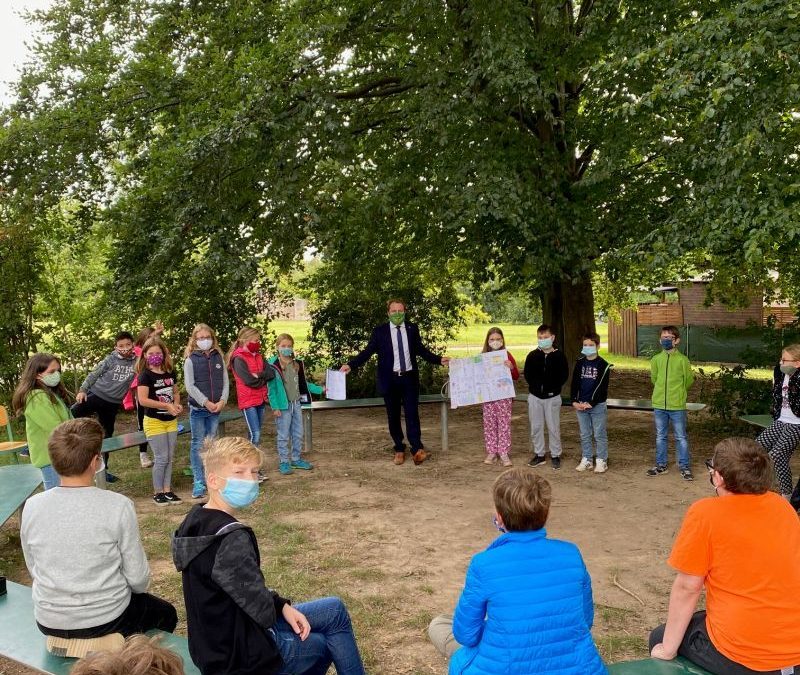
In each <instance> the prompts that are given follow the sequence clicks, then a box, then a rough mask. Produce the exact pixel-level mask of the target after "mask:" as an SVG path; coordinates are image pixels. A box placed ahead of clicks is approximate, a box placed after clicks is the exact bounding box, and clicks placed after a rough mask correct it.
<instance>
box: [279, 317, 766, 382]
mask: <svg viewBox="0 0 800 675" xmlns="http://www.w3.org/2000/svg"><path fill="white" fill-rule="evenodd" d="M492 325H498V326H499V328H500V329H501V330H502V331H503V335H504V336H505V338H506V344H507V345H508V347H509V349H510V350H511V352H512V353H513V354H514V356H515V358H516V359H517V361H524V360H525V356H526V355H527V353H528V352H529V351H530V350H531V349H533V348H534V347H535V344H536V326H532V325H524V324H488V323H476V324H473V325H471V326H465V327H464V328H462V329H461V330H460V331H459V332H458V334H457V335H456V337H455V338H454V339H453V340H451V341H450V342H449V343H448V345H447V353H448V354H449V355H450V356H452V357H454V358H458V357H459V356H470V355H473V354H478V353H479V352H480V350H481V349H482V348H483V340H484V338H485V337H486V331H488V330H489V328H490V327H491V326H492ZM269 327H270V329H271V330H273V331H275V333H276V334H278V333H289V334H291V335H292V336H293V337H294V339H295V345H296V346H297V348H298V349H300V350H303V349H306V348H307V346H308V340H307V338H308V333H309V331H310V330H311V323H310V322H309V321H288V320H275V321H272V322H270V324H269ZM597 333H598V334H599V335H600V341H601V342H602V343H604V344H607V343H608V324H605V323H598V324H597ZM600 356H602V357H603V358H604V359H606V360H607V361H608V362H609V363H613V364H614V365H615V366H616V367H617V368H625V369H630V370H649V369H650V360H649V359H648V358H646V357H635V356H623V355H621V354H609V353H608V348H607V347H603V348H601V349H600ZM692 365H693V366H694V367H695V369H697V368H702V369H703V371H704V372H705V373H706V374H712V373H715V372H716V371H717V370H719V366H718V364H716V363H693V364H692ZM747 376H748V378H753V379H756V380H769V379H770V378H771V377H772V371H771V370H768V369H756V368H753V369H751V370H749V371H748V373H747Z"/></svg>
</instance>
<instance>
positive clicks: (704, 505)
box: [669, 492, 800, 670]
mask: <svg viewBox="0 0 800 675" xmlns="http://www.w3.org/2000/svg"><path fill="white" fill-rule="evenodd" d="M669 564H670V565H671V566H672V567H673V568H675V569H676V570H678V571H679V572H683V573H684V574H691V575H693V576H698V577H703V579H704V583H705V588H706V611H707V615H706V627H707V629H708V635H709V637H710V638H711V642H713V643H714V646H715V647H716V648H717V649H718V650H719V651H720V652H722V653H723V654H724V655H725V656H727V657H728V658H729V659H731V660H732V661H735V662H736V663H740V664H742V665H744V666H747V667H748V668H750V669H752V670H779V669H780V668H785V667H787V666H796V665H798V664H800V601H798V600H799V599H800V519H798V517H797V514H796V513H795V511H794V509H793V508H792V507H791V506H790V505H789V503H788V502H787V501H786V500H785V499H783V498H782V497H780V496H778V495H777V494H775V493H774V492H767V493H766V494H763V495H738V494H737V495H732V494H729V495H724V496H722V497H709V498H707V499H701V500H700V501H698V502H695V503H694V504H692V505H691V506H690V507H689V510H688V511H687V512H686V517H685V518H684V520H683V525H681V530H680V532H679V533H678V537H677V538H676V539H675V544H674V545H673V547H672V553H671V554H670V556H669Z"/></svg>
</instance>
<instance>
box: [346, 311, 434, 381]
mask: <svg viewBox="0 0 800 675" xmlns="http://www.w3.org/2000/svg"><path fill="white" fill-rule="evenodd" d="M405 324H406V335H407V336H408V353H409V354H410V355H411V370H410V371H409V372H408V377H412V378H414V379H415V380H416V381H417V382H419V370H418V369H417V357H418V356H421V357H422V358H423V359H425V360H426V361H427V362H428V363H434V364H436V365H441V363H442V357H441V356H436V354H434V353H433V352H431V351H430V350H429V349H428V348H427V347H426V346H425V345H423V344H422V339H421V338H420V336H419V328H418V327H417V325H416V324H414V323H410V322H409V321H406V322H405ZM392 327H393V326H392V324H391V323H388V322H387V323H384V324H381V325H380V326H377V327H376V328H375V329H374V330H373V331H372V336H371V337H370V339H369V342H368V343H367V346H366V347H364V349H363V350H362V351H361V352H359V353H358V354H356V356H354V357H353V358H352V359H350V361H348V362H347V365H349V366H350V367H351V368H353V369H355V368H359V367H360V366H363V365H364V364H365V363H366V362H367V361H369V359H370V357H371V356H372V355H373V354H377V355H378V371H377V376H376V379H377V384H378V393H379V394H385V393H386V392H387V391H388V389H389V383H390V382H391V379H392V370H393V369H394V349H393V348H392V335H391V333H390V332H389V331H390V330H391V328H392Z"/></svg>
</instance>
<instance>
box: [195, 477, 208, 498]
mask: <svg viewBox="0 0 800 675" xmlns="http://www.w3.org/2000/svg"><path fill="white" fill-rule="evenodd" d="M207 493H208V490H207V489H206V484H205V483H204V482H203V481H201V480H196V481H195V482H194V485H193V486H192V499H202V498H203V497H205V496H206V494H207Z"/></svg>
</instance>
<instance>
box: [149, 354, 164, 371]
mask: <svg viewBox="0 0 800 675" xmlns="http://www.w3.org/2000/svg"><path fill="white" fill-rule="evenodd" d="M162 363H164V355H163V354H148V355H147V365H148V366H153V367H154V368H157V367H158V366H160V365H161V364H162Z"/></svg>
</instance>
